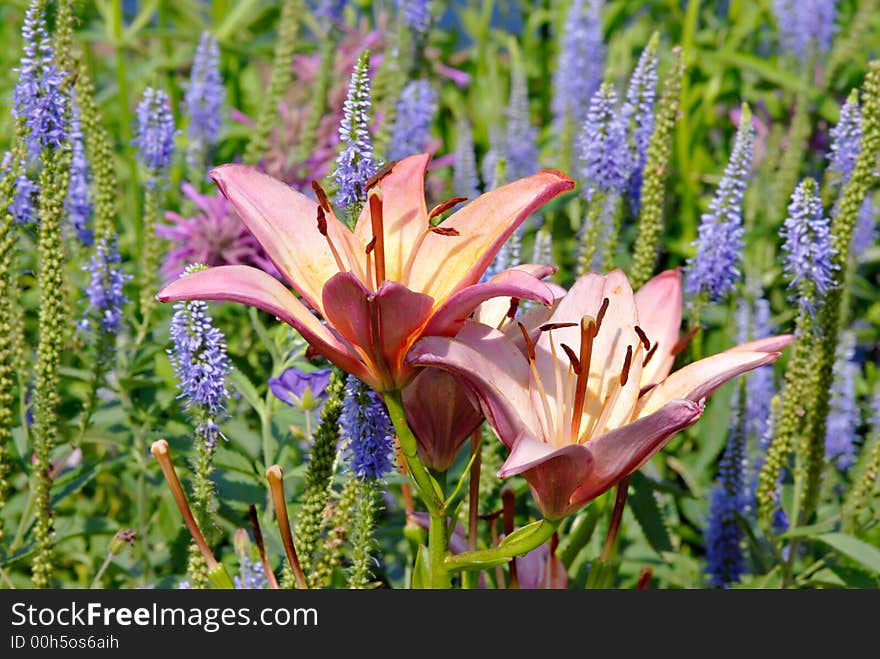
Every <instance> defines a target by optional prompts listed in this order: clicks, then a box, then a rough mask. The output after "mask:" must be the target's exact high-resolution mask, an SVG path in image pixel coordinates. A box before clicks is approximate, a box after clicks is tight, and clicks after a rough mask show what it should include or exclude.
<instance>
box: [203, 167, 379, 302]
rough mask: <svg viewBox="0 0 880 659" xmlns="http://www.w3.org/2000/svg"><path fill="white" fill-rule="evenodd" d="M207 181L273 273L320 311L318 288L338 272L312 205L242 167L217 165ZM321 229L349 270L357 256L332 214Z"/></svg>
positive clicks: (350, 239)
mask: <svg viewBox="0 0 880 659" xmlns="http://www.w3.org/2000/svg"><path fill="white" fill-rule="evenodd" d="M211 178H213V179H214V181H215V182H216V183H217V186H218V187H219V188H220V192H222V193H223V195H224V196H225V197H226V198H227V199H228V200H229V201H230V203H231V204H232V206H233V207H234V208H235V210H236V212H237V213H238V215H239V217H240V218H241V219H242V221H243V222H244V223H245V225H246V226H247V227H248V229H250V231H251V233H252V234H254V237H255V238H256V239H257V240H258V241H259V242H260V244H261V245H262V246H263V249H265V250H266V254H267V255H268V256H269V258H270V259H271V260H272V263H274V264H275V267H276V268H278V271H279V272H280V273H281V274H282V275H283V276H284V278H285V279H286V280H287V282H288V283H289V284H290V285H291V286H292V287H293V288H294V289H295V290H296V291H297V292H298V293H299V294H300V295H302V297H303V299H304V300H305V301H306V302H307V303H308V304H309V305H310V306H312V308H314V309H316V310H318V311H319V312H320V311H321V289H322V288H323V287H324V282H326V281H327V280H328V279H329V278H330V277H332V276H333V275H334V274H335V273H337V272H339V267H338V265H337V263H336V259H335V258H334V256H333V253H332V251H331V250H330V246H329V245H328V242H327V238H325V237H324V236H322V235H321V233H320V232H319V231H318V224H317V209H318V204H317V203H316V202H314V201H312V200H311V199H309V198H308V197H306V196H305V195H303V194H301V193H299V192H297V191H296V190H294V189H293V188H291V187H290V186H288V185H287V184H286V183H284V182H282V181H279V180H277V179H275V178H272V177H271V176H268V175H266V174H264V173H262V172H260V171H259V170H257V169H254V168H253V167H248V166H246V165H238V164H229V165H221V166H220V167H216V168H215V169H213V170H211ZM327 230H328V234H329V236H330V238H331V239H332V240H334V245H335V247H336V248H337V250H338V251H339V253H340V257H341V259H342V260H343V265H345V266H348V267H349V268H350V267H351V266H350V265H349V263H350V258H352V256H353V252H355V251H357V250H356V249H355V247H354V239H353V237H352V235H351V231H349V230H348V228H347V227H345V226H344V225H342V223H341V222H339V221H338V220H337V219H336V217H335V216H334V215H332V214H331V215H329V216H328V217H327ZM360 251H361V252H362V251H363V250H360Z"/></svg>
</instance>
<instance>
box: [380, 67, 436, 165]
mask: <svg viewBox="0 0 880 659" xmlns="http://www.w3.org/2000/svg"><path fill="white" fill-rule="evenodd" d="M436 114H437V92H435V91H434V89H433V88H432V87H431V84H430V83H429V82H428V81H427V80H424V79H422V80H412V81H410V82H408V83H407V84H406V86H405V87H404V88H403V92H401V94H400V100H399V101H398V102H397V115H396V117H395V119H394V130H393V131H392V133H391V144H390V146H389V147H388V158H389V159H390V160H402V159H404V158H406V157H407V156H411V155H412V154H414V153H421V152H423V151H424V150H425V147H426V146H427V145H428V140H429V139H430V137H431V124H432V123H433V122H434V116H435V115H436Z"/></svg>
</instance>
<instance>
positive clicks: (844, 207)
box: [798, 60, 880, 523]
mask: <svg viewBox="0 0 880 659" xmlns="http://www.w3.org/2000/svg"><path fill="white" fill-rule="evenodd" d="M863 93H864V98H863V113H862V117H863V120H862V132H863V137H862V141H861V150H860V152H859V156H858V159H857V160H856V165H855V168H854V169H853V171H852V174H851V175H850V179H849V182H848V183H847V184H846V186H845V187H844V189H843V192H842V194H841V197H840V200H839V205H838V210H837V214H836V215H835V216H834V217H833V218H832V223H831V236H832V244H833V247H834V249H835V254H834V256H833V262H834V265H835V266H836V269H837V271H838V272H839V273H840V278H841V281H840V282H839V285H838V286H837V287H836V288H834V289H833V290H832V291H830V292H829V293H828V295H827V296H826V301H825V304H823V305H822V306H821V307H820V309H819V312H818V324H819V340H818V348H819V349H818V351H817V355H816V364H815V371H814V372H815V374H816V376H817V382H816V384H815V386H814V388H813V392H814V393H815V398H814V404H813V406H812V407H811V409H810V411H809V415H810V416H809V422H810V424H809V428H810V433H809V437H808V439H807V441H808V443H809V446H810V455H811V456H812V458H813V459H812V460H811V461H810V462H809V471H808V478H807V487H806V489H805V493H804V497H803V505H802V510H801V514H802V516H803V517H802V519H800V520H798V522H799V523H803V522H804V521H805V520H806V519H807V518H808V517H809V516H810V515H811V514H812V513H813V511H814V509H815V506H816V500H817V497H818V493H819V490H820V487H821V476H822V466H823V464H824V463H823V457H824V451H823V447H824V442H825V432H826V422H827V418H828V411H829V406H830V399H831V385H832V383H833V382H832V381H833V377H834V374H833V365H834V359H835V354H836V351H837V345H838V342H839V339H840V330H841V327H842V326H843V324H844V321H845V318H844V314H845V313H846V310H847V308H848V300H847V297H848V296H849V295H850V283H851V282H850V278H851V276H852V269H851V268H850V267H849V260H850V243H851V241H852V234H853V230H854V228H855V225H856V222H857V218H858V213H859V209H860V208H861V206H862V202H863V201H864V199H865V196H866V194H867V193H868V190H869V189H870V188H871V187H872V186H873V185H874V184H875V174H874V172H875V170H876V166H877V158H878V156H880V61H877V60H875V61H872V62H871V64H870V67H869V71H868V75H867V76H866V78H865V84H864V87H863Z"/></svg>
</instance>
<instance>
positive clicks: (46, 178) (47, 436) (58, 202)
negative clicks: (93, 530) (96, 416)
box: [32, 149, 70, 588]
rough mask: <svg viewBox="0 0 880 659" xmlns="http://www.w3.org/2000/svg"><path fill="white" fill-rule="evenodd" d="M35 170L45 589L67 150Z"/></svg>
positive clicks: (62, 332)
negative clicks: (37, 175) (37, 183)
mask: <svg viewBox="0 0 880 659" xmlns="http://www.w3.org/2000/svg"><path fill="white" fill-rule="evenodd" d="M42 159H43V171H42V172H41V174H40V229H39V243H38V251H39V272H38V274H37V285H38V287H39V290H40V311H39V328H40V329H39V343H38V347H37V367H36V382H35V385H34V456H35V459H36V462H35V464H34V473H36V474H37V482H36V499H37V509H36V519H37V521H36V528H35V534H36V537H37V547H38V549H37V556H36V558H35V559H34V563H33V567H32V569H33V580H34V585H35V586H37V587H38V588H46V587H47V586H48V585H49V580H50V578H51V576H52V572H53V565H52V544H53V536H54V523H53V519H52V502H51V495H50V488H51V486H52V479H51V475H50V471H51V468H52V465H51V463H50V458H51V453H52V449H53V448H55V445H56V444H57V442H58V439H59V426H60V423H59V416H58V405H59V404H60V401H61V395H60V392H59V389H58V381H59V369H60V367H61V355H62V352H63V350H64V343H65V340H66V338H67V333H68V327H69V325H68V323H67V310H66V308H65V306H66V296H65V295H63V291H64V289H65V282H64V260H65V259H64V246H63V242H62V238H61V223H62V221H63V218H64V216H65V214H64V200H65V198H66V196H67V179H68V175H69V172H70V152H69V151H68V150H67V149H60V150H55V151H52V152H46V151H44V153H43V157H42Z"/></svg>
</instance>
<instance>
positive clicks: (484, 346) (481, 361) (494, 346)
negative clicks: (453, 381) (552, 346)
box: [406, 322, 540, 443]
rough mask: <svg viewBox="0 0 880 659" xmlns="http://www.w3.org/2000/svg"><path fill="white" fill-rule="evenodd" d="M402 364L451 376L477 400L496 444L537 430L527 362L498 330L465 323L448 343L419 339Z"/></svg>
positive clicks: (444, 339)
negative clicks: (492, 430)
mask: <svg viewBox="0 0 880 659" xmlns="http://www.w3.org/2000/svg"><path fill="white" fill-rule="evenodd" d="M406 361H407V363H409V364H411V365H412V366H435V367H437V368H441V369H443V370H445V371H448V372H449V373H452V374H454V375H457V376H458V377H459V379H460V381H461V382H462V383H464V384H465V385H466V386H468V387H469V389H470V390H471V393H473V394H474V395H476V396H477V397H478V399H479V402H480V406H481V408H482V411H483V414H484V415H485V416H486V418H487V419H488V420H489V421H490V422H491V424H492V427H493V428H494V429H495V432H496V433H497V434H498V436H499V438H500V439H501V441H503V442H505V443H506V442H509V441H512V440H513V439H514V438H515V437H516V436H517V435H518V434H519V433H520V432H521V431H523V429H527V430H529V431H530V432H531V433H532V434H534V433H536V432H537V429H538V428H540V426H539V425H538V421H537V419H536V418H535V414H534V410H533V408H532V403H531V399H530V397H529V385H528V383H529V364H528V361H527V360H526V358H525V356H524V355H523V354H522V352H520V351H519V349H517V347H516V346H515V345H514V344H513V343H512V342H511V341H510V340H509V339H507V337H506V336H504V334H502V333H501V332H499V331H498V330H496V329H493V328H491V327H487V326H485V325H480V324H478V323H471V322H468V323H465V325H464V327H463V328H462V330H461V331H460V332H459V333H458V335H457V336H456V337H455V338H454V339H450V338H447V337H441V336H430V337H424V338H422V339H420V340H419V341H417V342H416V343H415V345H413V347H412V349H411V350H410V351H409V354H408V355H407V358H406Z"/></svg>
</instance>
